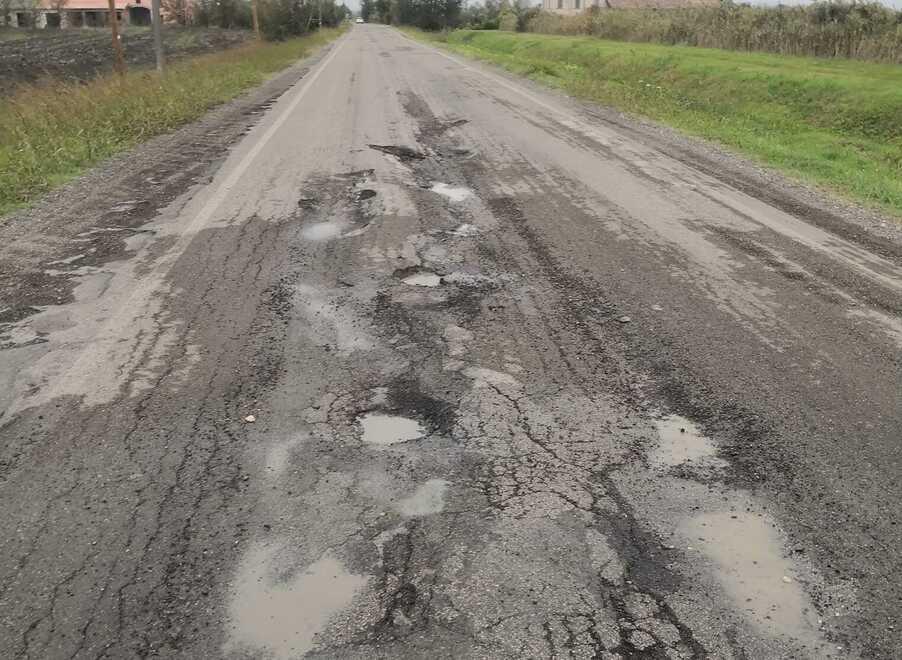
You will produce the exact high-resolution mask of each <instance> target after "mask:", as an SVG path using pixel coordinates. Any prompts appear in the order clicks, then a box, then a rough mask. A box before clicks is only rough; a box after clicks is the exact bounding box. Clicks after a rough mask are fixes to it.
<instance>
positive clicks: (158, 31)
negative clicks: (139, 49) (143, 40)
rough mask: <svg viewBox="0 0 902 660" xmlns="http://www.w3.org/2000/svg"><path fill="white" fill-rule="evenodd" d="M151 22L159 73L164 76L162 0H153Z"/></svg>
mask: <svg viewBox="0 0 902 660" xmlns="http://www.w3.org/2000/svg"><path fill="white" fill-rule="evenodd" d="M150 20H151V21H152V22H153V52H154V55H156V58H157V73H159V74H160V75H162V74H163V67H164V66H165V65H166V58H165V56H164V55H163V20H162V19H161V18H160V0H151V3H150Z"/></svg>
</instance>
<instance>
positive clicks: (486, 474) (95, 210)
mask: <svg viewBox="0 0 902 660" xmlns="http://www.w3.org/2000/svg"><path fill="white" fill-rule="evenodd" d="M286 75H288V74H286ZM299 75H300V74H296V75H295V78H294V79H292V80H290V81H289V83H286V85H285V86H286V87H288V86H289V85H293V86H291V87H290V89H288V91H286V92H285V93H284V94H282V95H281V96H279V98H278V100H277V101H275V103H272V104H271V107H270V103H268V102H267V99H266V97H265V96H264V97H263V98H261V99H258V101H259V105H258V106H253V107H257V108H258V109H257V110H254V109H251V107H248V108H244V109H243V110H240V111H239V109H238V108H237V107H236V108H232V109H231V110H228V109H227V110H228V112H232V114H233V115H234V116H232V115H229V116H231V119H229V120H228V122H225V123H224V124H223V126H225V128H222V127H221V128H220V133H217V135H219V136H220V137H221V139H222V144H223V145H225V144H226V143H227V142H234V146H233V147H232V148H231V151H230V152H229V153H228V156H227V158H225V159H224V161H222V160H221V158H222V154H221V153H220V152H221V151H222V150H223V149H224V148H225V147H224V146H223V147H221V148H217V149H219V150H217V149H214V148H212V147H211V148H205V147H203V146H199V145H201V143H202V142H203V140H202V139H200V138H199V136H198V135H194V136H193V138H192V140H193V141H192V142H191V145H192V148H195V149H197V151H196V152H193V153H194V154H195V155H194V158H193V159H188V161H191V162H194V163H195V166H197V165H198V164H204V165H205V166H206V167H208V168H209V169H208V172H209V174H208V175H206V174H204V173H203V172H195V174H196V176H195V175H192V176H191V177H187V178H186V177H180V174H179V171H177V170H173V171H172V172H170V173H168V174H167V175H166V176H164V177H161V178H160V181H159V188H158V189H159V190H162V191H163V192H161V193H160V194H159V195H157V196H156V197H152V196H151V195H149V194H144V196H143V197H140V195H141V191H140V190H138V187H139V186H140V185H141V184H142V181H141V180H126V181H124V182H120V184H119V188H118V189H117V192H118V194H120V195H121V196H123V197H124V198H125V201H120V202H118V204H125V205H124V206H116V208H115V209H114V208H112V207H110V206H109V202H108V201H105V200H102V199H100V198H101V197H103V195H101V194H100V193H102V192H103V191H104V189H103V188H102V187H101V188H100V190H99V193H98V195H95V196H88V197H86V198H83V199H80V200H79V201H78V203H77V204H74V205H72V210H71V221H67V222H65V223H62V222H57V223H56V224H54V223H53V222H50V221H49V220H48V222H47V223H45V224H35V227H38V228H39V230H40V232H41V233H40V234H39V235H29V234H28V233H27V232H23V231H21V228H22V223H21V222H19V221H17V220H16V219H13V221H11V222H12V224H11V225H10V224H8V225H7V228H6V231H7V233H4V234H2V236H3V237H4V238H6V239H8V240H4V241H3V242H2V243H3V247H2V248H0V258H2V260H3V261H5V262H6V264H7V266H4V267H3V268H0V274H3V278H2V282H3V286H4V290H3V292H2V296H3V298H2V303H0V322H2V326H0V348H2V350H0V374H2V376H0V377H2V380H0V383H2V386H0V410H2V411H3V413H2V416H0V501H2V502H3V506H4V515H3V516H2V518H0V525H2V527H0V548H2V550H0V612H2V615H0V657H4V658H7V657H9V658H18V657H22V658H100V657H107V658H131V657H142V658H143V657H149V656H161V657H180V658H215V657H223V658H235V659H237V658H279V659H282V658H298V657H302V656H305V655H306V656H307V657H316V658H419V657H441V658H551V657H554V658H610V659H613V658H674V659H675V658H736V659H737V660H739V659H758V658H856V657H860V658H893V657H898V649H899V648H900V647H902V631H900V629H899V624H898V621H899V620H900V609H902V606H900V599H902V581H900V578H899V575H900V571H902V560H900V553H899V552H898V547H899V545H900V543H899V542H900V538H899V536H900V526H899V524H898V521H899V520H900V516H899V513H900V502H902V497H900V496H902V492H900V488H902V486H900V480H899V478H898V477H899V474H900V466H902V463H900V453H902V445H900V443H899V439H900V435H902V434H900V430H902V408H900V405H899V392H900V384H902V378H900V374H902V365H900V360H899V356H900V346H902V318H900V317H902V265H900V264H902V248H900V243H899V242H898V241H894V240H892V239H889V238H886V237H882V238H878V237H876V236H875V235H872V234H869V233H867V232H865V231H864V230H860V229H858V228H856V227H852V225H851V224H848V223H845V222H844V221H843V219H842V218H841V217H838V216H836V215H835V214H832V213H831V211H830V210H829V209H826V208H817V207H814V206H812V205H811V204H810V203H809V202H807V201H805V202H802V201H800V200H799V199H796V198H792V197H790V196H788V195H783V194H782V193H780V192H779V191H777V190H776V189H775V188H773V187H767V186H765V185H764V184H761V185H751V184H750V185H746V186H738V185H736V184H734V183H732V181H734V180H736V179H737V178H738V177H739V176H740V174H741V173H740V172H739V169H740V168H741V165H740V164H729V163H724V164H723V165H722V167H721V168H720V169H721V170H722V172H721V171H716V172H713V173H712V172H711V171H710V170H711V168H705V167H702V166H700V165H698V164H697V163H695V162H688V161H690V160H691V159H689V158H688V157H687V158H686V160H681V159H680V158H678V157H675V156H674V155H673V154H670V155H665V153H669V150H668V149H667V148H666V145H662V144H658V143H656V142H655V138H653V137H650V136H648V135H645V136H643V134H642V133H641V131H640V130H639V129H638V128H630V127H628V126H625V125H620V124H614V123H606V122H605V121H603V120H602V119H598V118H594V119H593V118H592V116H591V115H589V114H587V113H586V112H585V111H584V109H583V108H581V107H580V106H578V105H576V104H574V103H572V102H571V101H568V100H566V99H562V98H560V97H558V96H556V95H554V94H551V93H547V92H542V91H540V90H537V89H535V88H534V87H532V86H526V85H525V84H522V83H520V82H518V81H515V80H513V79H511V78H509V77H506V76H501V75H500V74H498V73H495V72H492V71H490V70H488V69H486V68H484V67H481V66H478V65H474V64H472V63H465V62H462V61H459V60H457V59H456V58H451V57H449V56H447V55H445V54H443V53H440V52H438V51H435V50H433V49H431V48H428V47H425V46H421V45H418V44H415V43H413V42H411V41H409V40H408V39H406V38H405V37H404V36H402V35H401V34H400V33H398V32H396V31H393V30H391V29H388V28H382V27H377V26H361V27H357V28H355V29H354V30H352V31H351V32H350V33H349V34H348V35H346V36H345V37H343V38H342V39H340V40H339V41H338V42H336V43H335V44H334V45H333V46H332V48H331V49H330V50H328V51H327V52H326V53H325V54H324V55H322V57H321V58H320V59H319V60H318V61H315V62H313V63H312V64H311V68H310V70H309V72H307V74H306V75H304V76H303V77H301V78H300V80H297V76H299ZM295 80H297V82H296V84H295ZM278 91H279V92H281V90H278ZM275 95H278V94H275ZM223 112H227V111H226V110H224V111H223ZM243 121H245V122H246V125H244V124H242V122H243ZM251 126H252V128H250V127H251ZM248 128H249V129H250V130H249V132H248V134H247V135H246V136H245V137H244V138H243V139H238V138H239V137H240V135H241V133H242V132H244V131H245V130H247V129H248ZM204 130H205V131H206V130H212V129H211V128H210V127H209V126H207V127H205V128H204ZM211 134H212V133H211ZM186 135H187V134H186ZM189 137H190V136H189ZM186 139H187V138H186ZM217 139H219V138H217ZM214 141H215V140H214ZM205 149H207V150H206V151H205ZM137 153H138V155H136V156H135V158H138V157H139V155H140V150H139V152H137ZM135 162H138V161H137V160H136V161H135ZM743 176H745V175H744V174H743ZM749 176H751V175H748V176H745V178H744V179H743V180H744V181H751V180H752V179H749V178H748V177H749ZM725 181H731V183H725ZM154 185H156V183H154ZM167 186H168V187H167ZM739 188H742V189H743V190H745V191H746V192H740V190H739ZM145 193H146V191H145ZM113 197H114V198H116V199H119V198H117V197H115V195H114V196H113ZM129 200H132V201H129ZM134 200H139V201H134ZM764 200H767V201H764ZM104 204H106V206H104ZM117 209H118V210H117ZM61 214H64V209H63V210H61ZM61 217H67V218H68V217H69V216H65V215H62V216H61ZM50 219H51V220H53V219H56V220H59V218H50ZM17 222H18V224H16V223H17ZM9 227H15V228H16V232H15V233H12V232H11V230H9ZM850 227H852V228H851V229H850ZM35 231H38V229H35ZM54 231H57V232H70V233H69V234H65V235H64V234H62V233H60V234H59V235H58V236H56V235H53V232H54ZM53 236H56V238H54V239H53V240H51V238H53ZM9 264H14V265H15V269H17V270H16V272H18V273H20V274H21V276H20V277H14V276H12V275H10V273H12V272H13V270H14V269H12V268H11V267H10V266H9Z"/></svg>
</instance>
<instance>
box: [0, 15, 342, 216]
mask: <svg viewBox="0 0 902 660" xmlns="http://www.w3.org/2000/svg"><path fill="white" fill-rule="evenodd" d="M338 33H339V31H338V30H329V29H324V30H321V31H319V32H317V33H314V34H312V35H309V36H305V37H301V38H297V39H292V40H289V41H284V42H279V43H263V44H261V43H249V44H247V45H244V46H240V47H238V48H234V49H231V50H227V51H224V52H221V53H215V54H210V55H203V56H200V57H196V58H193V59H190V60H186V61H183V62H179V63H177V64H174V65H172V66H171V67H169V68H168V70H167V72H166V75H164V76H162V77H160V76H158V75H156V74H155V73H151V72H142V71H135V72H131V73H129V74H127V75H126V76H125V77H124V78H122V79H121V80H120V79H118V78H117V77H115V76H113V75H109V76H105V77H101V78H98V79H95V80H93V81H91V82H89V83H86V84H78V83H61V82H59V81H47V82H46V83H43V84H39V85H30V86H24V87H22V88H20V89H19V90H18V91H17V92H16V93H15V94H14V95H13V96H11V97H7V98H3V99H0V213H2V212H4V211H8V210H10V209H12V208H15V207H17V206H20V205H23V204H27V203H28V202H29V201H31V200H33V199H34V198H35V197H36V196H38V195H40V194H41V193H43V192H45V191H47V190H49V189H50V188H52V187H54V186H56V185H59V184H60V183H62V182H64V181H66V180H68V179H71V178H72V177H74V176H76V175H77V174H78V173H79V172H81V171H82V170H84V169H85V168H86V167H89V166H91V165H93V164H96V163H98V162H100V161H102V160H104V159H106V158H109V157H110V156H113V155H115V154H117V153H120V152H122V151H124V150H126V149H128V148H130V147H132V146H134V145H136V144H138V143H140V142H142V141H144V140H147V139H149V138H151V137H154V136H156V135H160V134H163V133H166V132H169V131H171V130H173V129H175V128H177V127H179V126H181V125H183V124H185V123H187V122H190V121H192V120H194V119H197V118H198V117H200V116H202V115H203V114H204V113H205V112H207V111H208V110H209V109H210V108H211V107H213V106H215V105H217V104H220V103H223V102H224V101H228V100H229V99H231V98H234V97H235V96H237V95H238V94H240V93H241V92H243V91H244V90H247V89H249V88H251V87H253V86H255V85H258V84H260V83H261V82H263V81H264V80H265V79H266V78H267V76H269V75H270V74H272V73H273V72H275V71H278V70H279V69H283V68H285V67H286V66H288V65H290V64H291V63H293V62H295V61H296V60H297V59H299V58H301V57H303V56H304V55H306V54H308V53H309V52H311V51H312V50H313V49H315V48H317V47H319V46H321V45H323V44H325V43H326V42H328V41H329V40H331V39H333V38H335V37H336V36H337V35H338Z"/></svg>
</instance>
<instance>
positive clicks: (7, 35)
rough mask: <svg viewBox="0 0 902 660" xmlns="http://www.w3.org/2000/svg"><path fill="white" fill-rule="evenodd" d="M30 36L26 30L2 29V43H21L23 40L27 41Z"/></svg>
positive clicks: (0, 32)
mask: <svg viewBox="0 0 902 660" xmlns="http://www.w3.org/2000/svg"><path fill="white" fill-rule="evenodd" d="M28 34H29V33H28V32H27V31H26V30H20V29H18V28H9V27H0V43H3V42H4V41H19V40H21V39H27V38H28Z"/></svg>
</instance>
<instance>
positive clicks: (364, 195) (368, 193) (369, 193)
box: [357, 188, 376, 202]
mask: <svg viewBox="0 0 902 660" xmlns="http://www.w3.org/2000/svg"><path fill="white" fill-rule="evenodd" d="M375 196H376V191H375V190H370V189H369V188H364V189H363V190H361V191H359V192H358V193H357V201H358V202H365V201H366V200H368V199H372V198H373V197H375Z"/></svg>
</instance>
